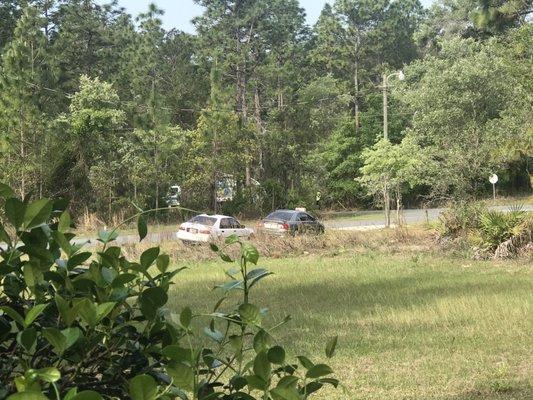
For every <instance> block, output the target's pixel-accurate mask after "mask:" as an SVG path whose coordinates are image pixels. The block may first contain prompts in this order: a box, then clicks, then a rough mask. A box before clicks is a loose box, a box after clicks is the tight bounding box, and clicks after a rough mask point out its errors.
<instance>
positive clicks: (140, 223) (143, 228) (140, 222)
mask: <svg viewBox="0 0 533 400" xmlns="http://www.w3.org/2000/svg"><path fill="white" fill-rule="evenodd" d="M137 232H138V233H139V241H140V242H142V240H143V239H144V238H145V237H146V235H148V226H147V225H146V218H145V216H144V215H142V214H141V215H139V218H138V219H137Z"/></svg>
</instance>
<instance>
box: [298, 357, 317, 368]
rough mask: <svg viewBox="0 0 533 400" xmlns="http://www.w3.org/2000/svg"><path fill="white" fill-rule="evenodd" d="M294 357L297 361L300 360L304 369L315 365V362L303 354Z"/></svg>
mask: <svg viewBox="0 0 533 400" xmlns="http://www.w3.org/2000/svg"><path fill="white" fill-rule="evenodd" d="M296 358H297V359H298V361H300V363H301V364H302V365H303V367H304V368H305V369H311V368H313V367H314V366H315V364H313V362H312V361H311V360H310V359H308V358H307V357H305V356H298V357H296Z"/></svg>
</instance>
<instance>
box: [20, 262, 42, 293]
mask: <svg viewBox="0 0 533 400" xmlns="http://www.w3.org/2000/svg"><path fill="white" fill-rule="evenodd" d="M23 272H24V282H26V285H27V286H28V287H29V288H33V287H35V286H36V285H38V284H39V283H41V282H42V280H43V274H42V272H41V270H40V269H39V268H38V267H36V266H35V265H33V264H26V265H24V268H23Z"/></svg>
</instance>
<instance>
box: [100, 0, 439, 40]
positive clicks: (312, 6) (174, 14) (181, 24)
mask: <svg viewBox="0 0 533 400" xmlns="http://www.w3.org/2000/svg"><path fill="white" fill-rule="evenodd" d="M421 1H422V4H424V5H425V6H426V7H427V6H429V5H430V4H431V3H433V2H434V0H421ZM99 2H100V3H106V2H107V1H105V0H101V1H99ZM326 2H329V3H332V2H333V0H329V1H327V0H300V4H301V6H302V7H303V8H305V11H306V13H307V22H308V23H309V24H314V23H315V22H316V20H317V19H318V16H319V15H320V11H321V10H322V7H324V4H325V3H326ZM118 3H119V4H120V5H121V6H122V7H124V8H126V10H127V11H128V13H130V14H132V15H133V16H136V15H137V14H139V13H140V12H143V11H145V10H146V9H147V8H148V4H150V3H155V4H157V5H158V6H159V8H161V9H163V10H165V15H164V16H163V18H162V20H163V24H164V26H165V28H166V29H171V28H177V29H179V30H182V31H186V32H191V33H192V32H194V27H193V26H192V24H191V19H192V18H193V17H196V16H197V15H200V14H201V13H202V7H200V6H198V5H196V4H195V3H194V1H193V0H119V2H118Z"/></svg>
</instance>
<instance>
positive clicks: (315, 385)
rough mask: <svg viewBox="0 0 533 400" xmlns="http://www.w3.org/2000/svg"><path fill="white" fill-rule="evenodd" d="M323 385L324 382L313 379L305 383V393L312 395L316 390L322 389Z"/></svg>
mask: <svg viewBox="0 0 533 400" xmlns="http://www.w3.org/2000/svg"><path fill="white" fill-rule="evenodd" d="M323 386H324V384H322V383H320V382H318V381H311V382H309V383H308V384H307V385H305V388H304V393H305V394H307V395H309V396H310V395H311V394H313V393H314V392H317V391H319V390H320V389H322V387H323Z"/></svg>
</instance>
